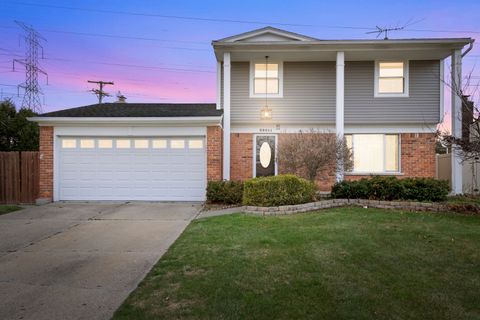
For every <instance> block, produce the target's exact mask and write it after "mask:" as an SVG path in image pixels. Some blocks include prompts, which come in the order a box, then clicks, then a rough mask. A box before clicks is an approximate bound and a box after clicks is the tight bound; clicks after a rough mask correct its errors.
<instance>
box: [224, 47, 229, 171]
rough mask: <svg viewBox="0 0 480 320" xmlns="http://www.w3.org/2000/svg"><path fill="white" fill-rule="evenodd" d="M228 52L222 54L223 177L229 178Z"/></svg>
mask: <svg viewBox="0 0 480 320" xmlns="http://www.w3.org/2000/svg"><path fill="white" fill-rule="evenodd" d="M230 69H231V66H230V52H225V53H224V54H223V179H224V180H230Z"/></svg>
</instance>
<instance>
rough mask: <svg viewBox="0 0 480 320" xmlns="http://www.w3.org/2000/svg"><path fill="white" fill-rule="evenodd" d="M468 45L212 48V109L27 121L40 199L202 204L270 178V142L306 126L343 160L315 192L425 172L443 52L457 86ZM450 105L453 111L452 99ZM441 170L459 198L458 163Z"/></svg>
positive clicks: (259, 40)
mask: <svg viewBox="0 0 480 320" xmlns="http://www.w3.org/2000/svg"><path fill="white" fill-rule="evenodd" d="M472 43H473V40H472V39H470V38H454V39H452V38H449V39H402V40H318V39H315V38H311V37H307V36H303V35H299V34H295V33H292V32H287V31H283V30H279V29H276V28H271V27H267V28H263V29H259V30H255V31H252V32H247V33H244V34H240V35H237V36H233V37H229V38H225V39H221V40H218V41H213V43H212V44H213V48H214V50H215V56H216V59H217V103H216V105H215V104H197V105H191V104H171V105H166V104H133V103H132V104H131V103H108V104H103V105H92V106H86V107H80V108H74V109H68V110H63V111H57V112H51V113H47V114H43V115H41V116H39V117H36V118H34V119H33V120H35V121H37V122H39V124H40V125H41V136H40V139H41V142H40V145H41V146H40V152H41V172H42V173H41V196H42V198H45V199H46V200H204V199H205V186H206V181H208V180H221V179H227V180H244V179H248V178H251V177H255V176H259V175H273V174H277V173H279V172H280V173H281V172H282V168H281V167H279V164H278V162H277V161H276V153H277V150H278V149H279V148H281V145H279V141H280V140H281V139H280V138H281V137H282V135H287V134H288V133H292V132H298V131H299V130H310V129H317V130H321V131H322V132H325V133H328V132H330V133H336V134H338V135H340V136H342V135H345V136H346V139H347V142H348V144H349V145H350V146H351V148H352V150H353V154H354V168H353V170H352V172H345V173H344V174H343V173H341V174H339V175H338V176H335V174H334V172H335V170H334V168H332V170H329V171H328V172H325V173H324V174H323V175H322V177H320V179H319V181H317V184H318V185H319V187H320V188H321V189H322V190H329V188H330V187H331V185H332V184H333V183H334V182H335V181H336V180H337V179H358V178H360V177H364V176H369V175H371V174H379V175H394V176H404V177H405V176H408V177H434V176H435V130H436V126H437V124H438V123H439V122H440V121H441V120H442V117H443V114H444V110H443V105H444V103H443V88H444V86H443V83H442V81H443V79H444V76H445V72H444V59H446V58H448V57H449V56H453V63H452V66H453V72H452V76H453V79H454V81H455V82H456V83H458V84H459V83H460V79H461V58H462V53H461V50H462V49H463V47H464V46H465V45H468V44H470V45H471V44H472ZM467 51H468V50H467ZM267 57H268V58H267ZM452 104H453V110H454V112H453V114H455V112H456V110H460V107H459V106H460V104H461V101H460V98H458V97H457V96H456V95H452ZM457 118H458V117H453V116H452V122H453V126H454V132H456V133H458V132H459V131H458V130H460V134H461V127H460V129H458V126H459V122H458V119H457ZM280 166H281V164H280ZM452 167H453V170H452V171H453V172H454V173H453V174H452V176H453V178H454V183H453V188H454V191H458V188H457V185H458V183H460V189H459V190H461V183H462V182H461V166H459V164H458V161H454V165H452ZM459 170H460V175H455V172H457V173H458V172H459ZM460 192H461V191H460Z"/></svg>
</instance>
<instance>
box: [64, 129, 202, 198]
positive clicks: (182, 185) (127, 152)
mask: <svg viewBox="0 0 480 320" xmlns="http://www.w3.org/2000/svg"><path fill="white" fill-rule="evenodd" d="M59 139H62V138H59ZM66 139H67V140H68V141H67V142H66V143H65V146H67V147H68V148H63V145H64V144H63V143H60V144H59V145H60V150H59V159H60V160H59V170H58V173H59V177H58V188H59V197H60V199H61V200H165V201H175V200H178V201H200V200H204V198H205V187H206V182H205V180H206V172H205V171H206V163H205V158H206V157H205V148H204V139H203V138H201V137H195V138H189V137H185V138H182V137H180V138H168V137H147V138H138V139H137V138H135V139H130V138H121V137H117V138H115V137H113V138H95V137H94V138H92V137H89V138H81V137H73V138H72V137H68V138H66ZM87 140H88V141H87ZM92 140H93V142H92ZM106 140H109V141H108V142H109V143H105V141H106ZM140 140H141V141H140ZM192 140H195V141H194V142H191V141H192ZM82 141H83V144H82ZM117 141H119V142H118V143H117ZM172 141H173V142H172ZM92 146H93V147H92ZM100 146H102V147H100ZM121 146H123V147H124V148H120V147H121Z"/></svg>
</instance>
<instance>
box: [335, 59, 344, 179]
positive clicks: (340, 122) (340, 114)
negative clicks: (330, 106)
mask: <svg viewBox="0 0 480 320" xmlns="http://www.w3.org/2000/svg"><path fill="white" fill-rule="evenodd" d="M336 82H337V89H336V92H337V97H336V111H335V115H336V116H335V129H336V134H337V137H342V138H343V135H344V133H345V125H344V107H345V53H344V52H341V51H339V52H337V81H336ZM337 171H338V172H337V181H342V180H343V176H344V168H343V160H339V161H338V163H337Z"/></svg>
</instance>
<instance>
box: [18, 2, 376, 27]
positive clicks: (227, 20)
mask: <svg viewBox="0 0 480 320" xmlns="http://www.w3.org/2000/svg"><path fill="white" fill-rule="evenodd" d="M11 4H19V5H23V6H34V7H44V8H51V9H64V10H75V11H85V12H96V13H108V14H119V15H131V16H141V17H155V18H165V19H180V20H193V21H209V22H229V23H244V24H262V25H263V24H271V25H282V26H296V27H313V25H310V24H298V23H282V22H262V21H255V20H234V19H216V18H201V17H190V16H177V15H163V14H156V13H142V12H129V11H120V10H104V9H90V8H80V7H68V6H58V5H50V4H39V3H28V2H14V3H11ZM349 28H350V27H349ZM369 29H371V28H369Z"/></svg>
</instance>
